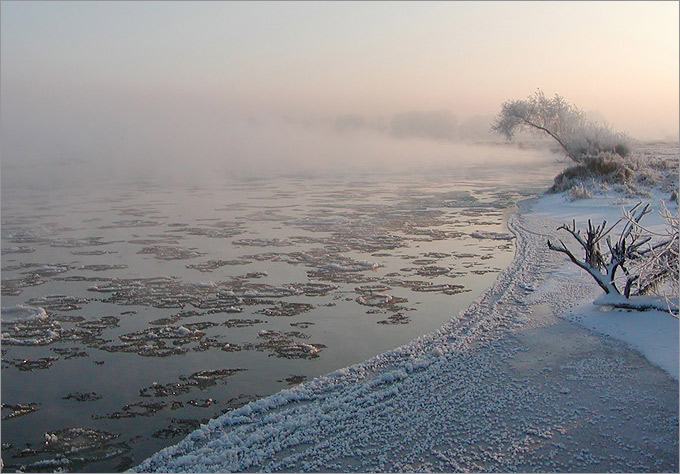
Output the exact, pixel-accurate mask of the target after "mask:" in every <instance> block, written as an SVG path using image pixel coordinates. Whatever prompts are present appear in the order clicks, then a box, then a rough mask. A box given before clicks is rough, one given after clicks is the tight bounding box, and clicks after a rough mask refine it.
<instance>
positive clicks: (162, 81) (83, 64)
mask: <svg viewBox="0 0 680 474" xmlns="http://www.w3.org/2000/svg"><path fill="white" fill-rule="evenodd" d="M678 31H679V30H678V4H677V2H557V3H555V2H433V3H429V2H426V3H423V2H417V3H416V2H414V3H402V2H398V3H393V2H356V3H355V2H330V3H321V2H311V3H310V2H301V3H289V2H280V3H279V2H274V3H269V2H234V3H232V2H16V1H5V2H3V3H2V115H3V130H2V132H3V142H4V143H5V145H4V150H3V151H4V153H3V154H4V155H5V157H6V159H9V160H12V159H13V157H14V156H15V155H16V154H20V149H21V147H22V143H32V145H31V146H33V147H35V146H36V145H35V142H36V139H37V137H40V139H41V140H43V141H44V142H45V143H44V147H45V151H46V152H47V150H52V151H54V150H55V149H56V148H58V147H60V146H66V145H65V144H72V143H73V142H75V141H77V140H78V139H79V135H80V138H82V135H83V131H86V132H87V133H85V135H87V137H88V138H87V139H88V140H92V142H93V143H97V141H98V140H99V139H98V138H97V137H98V136H99V135H102V136H104V135H105V136H109V135H111V134H112V133H116V130H117V131H118V132H117V133H130V130H131V129H133V130H134V129H138V130H145V131H146V132H145V133H150V132H149V130H153V133H152V134H151V135H152V136H153V137H155V138H154V140H156V141H157V140H158V137H162V136H163V133H166V132H167V133H168V134H169V133H171V132H172V131H173V130H176V129H177V127H179V128H182V127H185V128H186V133H187V136H189V137H190V136H193V135H201V136H203V135H202V133H203V132H202V131H200V132H198V131H196V130H194V128H198V127H200V128H205V127H208V128H210V129H216V130H219V129H220V127H223V126H226V125H225V124H231V123H232V122H233V121H234V120H236V121H243V122H246V123H255V122H261V121H280V120H286V119H290V118H293V119H295V120H301V121H305V120H308V121H310V120H311V121H314V120H331V121H332V120H333V119H334V118H337V117H343V116H348V115H349V116H357V117H361V118H362V120H363V119H365V120H366V121H367V122H370V123H379V122H380V121H381V120H382V121H389V119H390V117H393V116H394V115H395V114H399V113H404V112H409V111H437V110H442V111H450V112H451V113H452V114H454V115H455V116H456V119H457V121H458V124H461V123H462V122H464V121H465V120H467V119H468V118H470V117H474V116H485V117H488V116H492V115H495V114H496V113H497V112H498V111H499V110H500V105H501V103H502V102H503V101H505V100H509V99H522V98H525V97H527V96H528V95H529V94H532V93H533V92H534V91H535V90H536V89H539V88H540V89H542V90H543V91H544V92H545V93H546V95H553V94H555V93H558V94H560V95H562V96H563V97H564V98H565V99H567V100H568V101H569V102H571V103H573V104H575V105H576V106H578V107H579V108H581V109H582V110H584V111H588V112H591V113H593V114H594V115H595V116H598V117H601V118H604V119H605V120H606V122H607V123H608V124H610V125H611V126H612V127H613V128H614V129H616V130H619V131H623V132H626V133H628V134H630V135H631V136H632V137H634V138H638V139H643V140H644V139H665V140H677V139H678V127H679V124H678V109H679V107H680V100H679V95H678V91H679V89H680V86H679V78H678V70H679V67H680V66H679V61H678V57H679V56H680V54H679V51H678V40H679V32H678ZM140 117H141V118H140ZM168 117H171V118H172V120H174V122H173V124H174V125H173V126H169V125H168V128H167V129H164V125H163V123H164V121H165V120H168ZM138 122H139V124H138ZM149 124H152V125H149ZM166 125H167V124H166ZM173 127H174V128H173ZM217 135H219V133H217ZM140 143H141V142H140ZM136 146H137V148H138V149H139V150H147V151H148V150H152V149H153V146H154V144H153V143H152V142H149V143H143V144H137V145H136ZM39 152H40V150H39V149H38V148H36V149H35V150H34V153H39ZM65 152H66V153H68V150H66V151H65Z"/></svg>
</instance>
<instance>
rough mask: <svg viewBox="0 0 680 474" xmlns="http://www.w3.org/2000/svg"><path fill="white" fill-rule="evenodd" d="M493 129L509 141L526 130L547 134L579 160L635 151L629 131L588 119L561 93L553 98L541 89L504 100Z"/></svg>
mask: <svg viewBox="0 0 680 474" xmlns="http://www.w3.org/2000/svg"><path fill="white" fill-rule="evenodd" d="M491 130H492V131H494V132H498V133H500V134H502V135H504V136H505V138H506V139H508V140H511V139H512V137H513V136H514V135H515V133H517V132H518V131H522V130H528V131H530V132H532V133H536V134H547V135H548V136H550V137H551V138H552V139H553V140H555V142H557V143H558V144H559V145H560V147H561V148H562V150H563V151H564V153H565V154H566V155H567V156H568V157H569V158H571V159H572V160H574V161H576V162H577V163H580V162H582V161H584V160H586V159H588V158H591V157H595V156H598V155H601V154H603V153H610V154H616V155H618V156H620V157H621V158H625V157H626V156H628V155H630V151H631V147H630V142H629V139H628V137H627V136H626V135H625V134H623V133H619V132H614V131H613V130H612V129H611V128H610V127H609V126H607V125H602V124H599V123H595V122H593V121H591V120H588V119H587V118H586V115H585V113H583V112H582V111H581V110H580V109H578V108H577V107H576V106H574V105H572V104H569V103H568V102H567V101H565V100H564V98H562V97H561V96H559V95H558V94H555V97H553V98H550V99H549V98H547V97H546V96H545V94H543V92H542V91H541V90H538V91H537V92H536V93H535V94H534V95H532V96H529V97H528V98H527V99H525V100H511V101H507V102H505V103H503V105H502V107H501V112H500V113H499V114H498V116H497V117H496V119H495V121H494V123H493V125H492V127H491Z"/></svg>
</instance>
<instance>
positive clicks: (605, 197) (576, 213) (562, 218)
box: [533, 193, 679, 380]
mask: <svg viewBox="0 0 680 474" xmlns="http://www.w3.org/2000/svg"><path fill="white" fill-rule="evenodd" d="M662 198H663V196H661V195H659V194H658V193H655V194H653V196H652V197H651V198H648V199H645V200H643V201H644V202H649V203H650V204H651V205H652V206H654V209H655V210H658V209H659V200H660V199H662ZM637 202H639V200H638V199H637V198H624V197H622V196H621V195H619V194H616V193H607V194H600V195H597V196H594V197H592V198H589V199H582V200H577V201H571V202H567V201H565V196H564V194H553V195H546V196H543V197H541V199H539V200H538V201H537V203H536V205H535V206H533V211H534V213H535V215H536V216H540V217H544V218H549V219H552V220H555V221H556V222H570V221H571V220H572V219H575V220H576V224H577V225H581V226H584V225H585V224H586V222H587V220H588V219H592V221H593V222H594V223H599V222H602V221H603V220H606V221H607V222H611V223H613V222H616V220H617V219H618V218H620V217H621V216H622V208H624V207H625V208H627V209H630V208H631V207H632V206H634V205H635V204H636V203H637ZM668 205H669V206H671V208H670V209H669V210H671V211H672V212H674V213H677V212H678V207H677V205H676V204H674V203H670V204H668ZM644 224H645V227H647V228H649V229H650V230H653V231H662V230H663V225H664V224H663V221H662V219H661V218H660V216H659V215H658V213H657V212H652V213H651V214H649V215H648V216H647V217H646V218H645V221H644ZM564 262H565V264H564V268H560V269H559V271H557V272H555V275H554V277H553V278H552V279H551V280H550V281H549V283H547V285H550V286H555V285H557V286H559V281H560V280H561V279H563V278H569V279H577V278H586V279H587V278H588V276H587V275H584V274H583V271H581V270H580V269H579V268H578V267H576V266H575V265H573V264H571V263H569V260H568V258H566V257H565V258H564ZM540 291H541V289H540V288H539V289H538V292H539V293H540ZM600 299H601V298H600ZM567 317H568V318H569V319H570V320H571V321H574V322H577V323H579V324H581V325H583V326H585V327H587V328H589V329H594V330H595V331H598V332H600V333H603V334H606V335H608V336H611V337H614V338H616V339H619V340H622V341H625V342H627V343H628V344H630V345H631V346H632V347H633V348H635V349H637V350H639V351H640V352H642V353H643V354H644V356H645V357H646V358H647V359H648V360H649V361H650V362H652V363H653V364H655V365H657V366H659V367H661V368H662V369H663V370H665V371H666V372H668V373H669V374H670V375H671V376H672V377H673V378H674V379H675V380H678V367H679V361H678V319H677V318H674V317H672V316H671V315H670V314H669V313H668V312H664V311H644V312H639V311H631V310H625V309H611V308H607V307H602V306H598V305H594V304H593V303H592V301H589V300H586V301H583V302H582V303H581V304H580V305H579V306H578V307H577V308H575V309H574V310H572V311H570V312H569V313H568V314H567Z"/></svg>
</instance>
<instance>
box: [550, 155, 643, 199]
mask: <svg viewBox="0 0 680 474" xmlns="http://www.w3.org/2000/svg"><path fill="white" fill-rule="evenodd" d="M633 177H634V173H633V171H632V170H631V169H630V168H629V167H628V166H627V165H626V163H625V162H624V160H623V158H622V157H621V156H619V155H617V154H615V153H611V152H603V153H600V154H598V155H596V156H591V157H588V158H586V159H584V160H583V161H582V162H581V163H579V164H577V165H575V166H572V167H570V168H567V169H565V170H564V171H562V172H561V173H560V174H558V175H557V176H556V177H555V182H554V184H553V186H552V187H551V188H550V189H549V191H548V192H551V193H560V192H562V191H566V190H569V189H572V188H573V187H574V186H576V185H580V186H583V185H584V183H586V182H595V183H602V184H612V185H613V184H627V183H630V182H631V181H632V180H633Z"/></svg>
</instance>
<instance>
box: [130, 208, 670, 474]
mask: <svg viewBox="0 0 680 474" xmlns="http://www.w3.org/2000/svg"><path fill="white" fill-rule="evenodd" d="M597 199H600V201H598V200H597ZM597 199H596V200H594V201H593V200H586V201H577V202H568V201H566V200H565V198H564V196H562V195H556V196H543V197H541V198H540V199H533V200H528V201H525V202H522V203H520V204H519V208H520V209H519V211H518V212H517V213H515V214H513V215H512V216H511V217H510V218H509V221H508V227H509V228H510V230H511V231H512V232H513V233H514V234H515V235H516V237H517V238H516V246H517V247H516V255H515V259H514V260H513V262H512V263H511V265H510V266H509V267H508V268H506V269H505V270H504V271H503V272H501V274H500V275H499V276H498V279H497V280H496V282H495V283H494V285H493V286H492V287H491V288H489V289H488V290H487V291H486V292H485V293H484V294H483V295H482V296H480V298H479V299H478V300H477V301H476V302H475V303H473V304H472V305H471V306H470V307H469V308H468V309H467V310H465V311H463V312H461V313H460V314H458V315H456V316H454V317H453V318H452V319H451V321H450V322H449V323H447V324H446V325H445V326H443V327H442V328H441V329H440V330H438V331H436V332H434V333H431V334H428V335H425V336H422V337H420V338H418V339H416V340H414V341H412V342H411V343H409V344H407V345H404V346H402V347H400V348H397V349H395V350H393V351H390V352H387V353H384V354H380V355H378V356H375V357H373V358H371V359H369V360H367V361H365V362H363V363H361V364H357V365H354V366H351V367H348V368H344V369H341V370H337V371H335V372H333V373H330V374H327V375H325V376H322V377H318V378H316V379H314V380H312V381H310V382H307V383H305V384H303V385H299V386H296V387H294V388H291V389H289V390H284V391H282V392H279V393H277V394H275V395H272V396H270V397H267V398H264V399H261V400H258V401H255V402H252V403H250V404H248V405H246V406H243V407H241V408H239V409H237V410H234V411H232V412H229V413H227V414H225V415H223V416H221V417H219V418H216V419H213V420H211V421H210V422H209V423H207V424H206V425H202V426H201V427H200V428H199V429H198V430H196V431H194V432H193V433H191V434H190V435H189V436H187V438H185V439H184V440H183V441H181V442H180V443H178V444H177V445H174V446H171V447H168V448H166V449H164V450H162V451H160V452H158V453H156V454H155V455H153V456H152V457H150V458H149V459H147V460H145V461H144V462H143V463H141V464H140V465H139V466H137V467H136V468H135V469H134V470H135V471H161V472H228V471H288V472H307V471H324V472H330V471H344V472H358V471H389V472H405V471H421V472H422V471H444V472H457V471H499V472H513V471H524V472H528V471H534V470H539V471H552V472H556V471H588V472H597V471H623V472H647V471H654V472H659V471H668V472H677V471H678V384H677V371H678V320H677V319H675V318H672V317H671V316H669V315H668V314H664V313H652V312H649V313H640V314H638V313H630V312H625V311H618V310H617V311H610V312H607V313H603V312H602V311H599V310H597V309H596V308H594V307H593V306H592V304H591V303H590V302H591V301H592V300H593V299H594V298H595V297H596V296H597V295H598V294H599V293H600V290H599V289H598V287H597V286H596V285H595V284H594V283H593V282H592V281H590V280H588V279H587V278H585V277H584V276H580V275H579V274H578V271H575V270H574V269H573V268H571V265H570V264H569V263H568V262H566V261H565V258H564V255H562V254H557V253H556V252H551V251H549V250H548V249H547V246H546V240H547V238H548V237H551V238H554V236H555V235H556V233H557V232H556V230H555V229H556V227H557V226H558V225H559V224H560V223H561V222H563V221H564V220H565V219H567V220H570V219H571V218H572V217H574V218H577V220H578V219H585V218H587V217H592V218H593V220H594V221H598V220H599V219H600V218H602V217H609V218H610V217H611V215H614V214H612V213H615V214H616V215H618V213H619V206H618V205H617V204H618V203H621V201H620V199H618V198H617V197H616V196H602V197H599V198H597ZM583 203H585V204H583ZM615 203H617V204H615ZM583 206H585V207H583ZM588 213H589V214H588ZM641 318H645V319H644V322H641V321H643V320H642V319H641ZM619 322H621V324H619ZM579 323H580V324H579ZM591 329H595V331H593V330H591ZM641 329H644V330H645V333H644V334H643V335H642V336H641V335H640V334H639V333H640V330H641ZM597 331H599V332H597ZM609 336H613V337H609ZM617 338H618V339H617ZM619 339H621V340H619ZM622 340H625V341H626V342H622ZM643 354H644V355H643ZM645 357H646V358H645ZM650 361H652V363H650ZM659 367H661V368H662V369H663V370H662V369H660V368H659ZM669 374H672V376H671V375H669ZM674 378H675V379H674Z"/></svg>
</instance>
